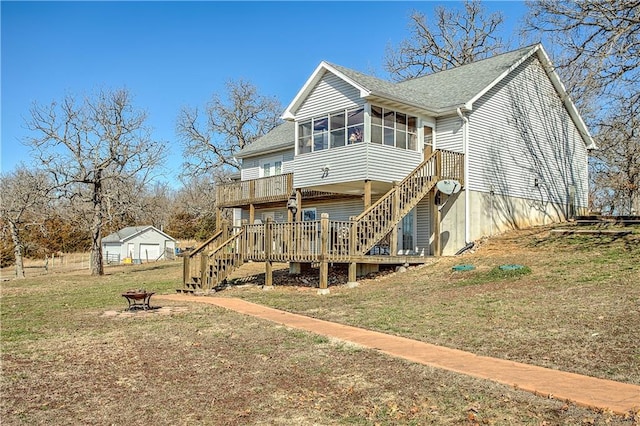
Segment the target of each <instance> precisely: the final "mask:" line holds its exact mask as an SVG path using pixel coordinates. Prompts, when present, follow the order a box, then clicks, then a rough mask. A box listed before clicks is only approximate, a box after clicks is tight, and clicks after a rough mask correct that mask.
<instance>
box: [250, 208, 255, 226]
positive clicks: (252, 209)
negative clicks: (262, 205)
mask: <svg viewBox="0 0 640 426" xmlns="http://www.w3.org/2000/svg"><path fill="white" fill-rule="evenodd" d="M255 220H256V208H255V206H254V205H253V203H251V204H249V225H253V223H254V222H255Z"/></svg>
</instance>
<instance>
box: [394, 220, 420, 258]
mask: <svg viewBox="0 0 640 426" xmlns="http://www.w3.org/2000/svg"><path fill="white" fill-rule="evenodd" d="M415 223H416V215H415V209H413V210H411V211H410V212H409V213H407V215H406V216H405V217H403V218H402V220H401V221H400V223H399V224H398V254H404V255H408V254H412V253H413V252H414V250H415V248H416V244H415V241H416V225H415Z"/></svg>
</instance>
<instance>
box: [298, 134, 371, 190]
mask: <svg viewBox="0 0 640 426" xmlns="http://www.w3.org/2000/svg"><path fill="white" fill-rule="evenodd" d="M325 166H327V167H329V173H328V175H327V176H326V177H323V172H322V168H323V167H325ZM364 179H367V146H366V144H364V143H359V144H355V145H347V146H341V147H338V148H331V149H325V150H323V151H317V152H310V153H307V154H301V155H298V156H296V158H295V161H294V173H293V186H294V187H296V188H307V187H311V186H316V185H329V184H335V183H340V182H349V181H355V180H364Z"/></svg>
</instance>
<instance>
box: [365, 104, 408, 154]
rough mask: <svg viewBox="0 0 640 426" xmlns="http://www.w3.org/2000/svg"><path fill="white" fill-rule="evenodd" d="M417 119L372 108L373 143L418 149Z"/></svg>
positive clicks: (395, 112)
mask: <svg viewBox="0 0 640 426" xmlns="http://www.w3.org/2000/svg"><path fill="white" fill-rule="evenodd" d="M417 121H418V120H417V118H416V117H413V116H411V115H408V114H404V113H401V112H397V111H393V110H389V109H386V108H382V107H378V106H375V105H372V106H371V142H372V143H377V144H384V145H387V146H394V147H396V148H401V149H410V150H413V151H415V150H416V149H417V141H418V132H417Z"/></svg>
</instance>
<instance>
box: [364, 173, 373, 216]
mask: <svg viewBox="0 0 640 426" xmlns="http://www.w3.org/2000/svg"><path fill="white" fill-rule="evenodd" d="M363 199H364V209H365V210H366V209H368V208H369V207H371V181H370V180H369V179H366V180H365V181H364V197H363Z"/></svg>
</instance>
